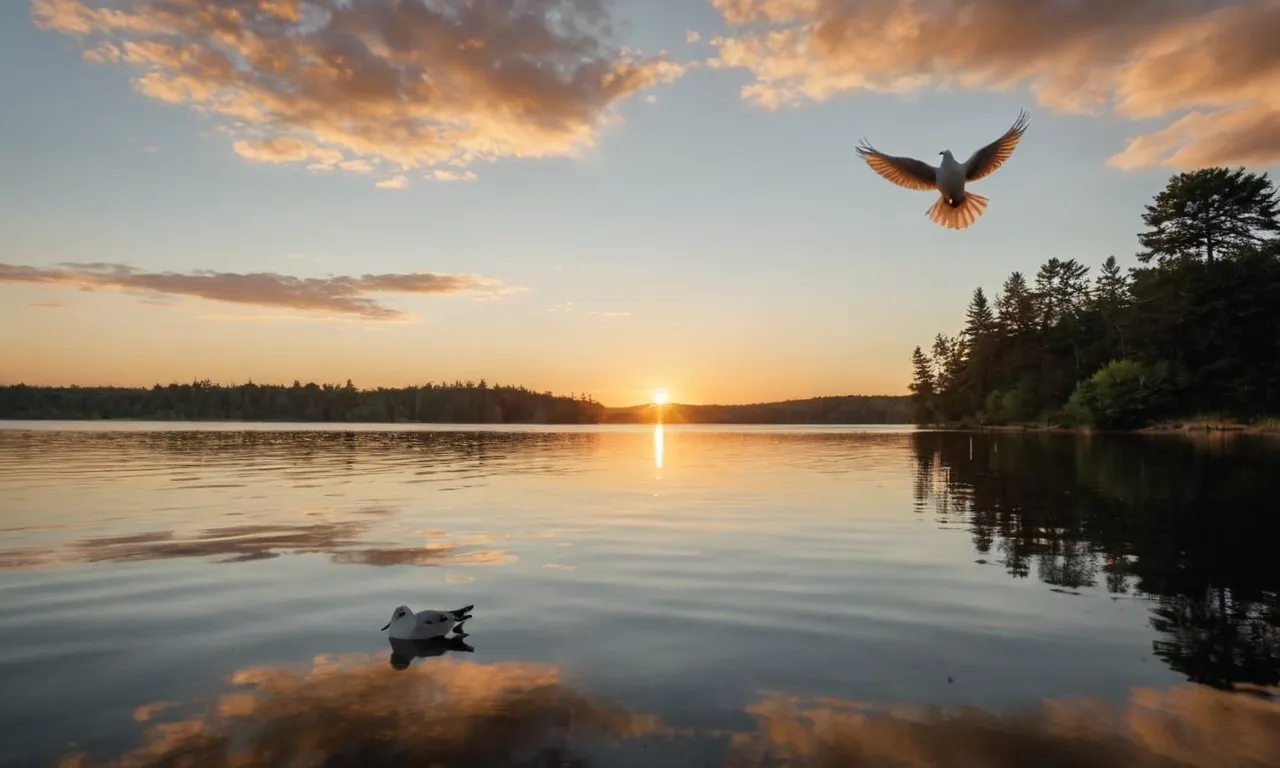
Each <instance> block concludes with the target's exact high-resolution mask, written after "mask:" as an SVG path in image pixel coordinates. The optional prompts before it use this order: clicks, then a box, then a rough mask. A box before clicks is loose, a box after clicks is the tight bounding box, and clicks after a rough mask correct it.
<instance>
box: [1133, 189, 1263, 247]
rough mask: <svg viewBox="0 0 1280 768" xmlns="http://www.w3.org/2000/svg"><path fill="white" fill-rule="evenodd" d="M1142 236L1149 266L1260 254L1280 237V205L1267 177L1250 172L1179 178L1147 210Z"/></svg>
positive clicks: (1139, 238) (1157, 196)
mask: <svg viewBox="0 0 1280 768" xmlns="http://www.w3.org/2000/svg"><path fill="white" fill-rule="evenodd" d="M1142 221H1143V223H1144V224H1146V225H1147V227H1148V229H1147V231H1145V232H1143V233H1142V234H1140V235H1138V242H1140V243H1141V244H1142V247H1143V248H1144V249H1145V250H1144V251H1142V252H1141V253H1139V254H1138V260H1139V261H1141V262H1142V263H1143V264H1146V263H1147V262H1149V261H1151V260H1152V259H1155V260H1157V261H1159V262H1165V261H1169V260H1175V259H1188V260H1194V261H1205V262H1208V263H1210V264H1212V263H1213V262H1214V261H1215V260H1216V259H1218V258H1219V257H1222V256H1231V255H1233V254H1236V253H1239V252H1240V251H1242V250H1247V249H1252V248H1256V247H1258V246H1260V245H1262V244H1264V243H1265V242H1266V241H1267V240H1269V239H1272V238H1274V237H1275V236H1276V234H1277V233H1280V199H1277V195H1276V190H1275V187H1274V186H1273V185H1272V183H1271V180H1270V179H1268V178H1267V174H1265V173H1263V174H1261V175H1258V174H1253V173H1249V172H1247V171H1245V169H1244V168H1237V169H1235V170H1228V169H1227V168H1220V167H1219V168H1202V169H1199V170H1195V171H1188V172H1186V173H1179V174H1178V175H1176V176H1173V177H1172V178H1170V179H1169V183H1168V184H1167V185H1166V186H1165V188H1164V189H1163V190H1161V191H1160V193H1159V194H1158V195H1156V198H1155V201H1154V202H1153V203H1151V204H1149V205H1147V206H1146V212H1145V213H1144V214H1143V215H1142Z"/></svg>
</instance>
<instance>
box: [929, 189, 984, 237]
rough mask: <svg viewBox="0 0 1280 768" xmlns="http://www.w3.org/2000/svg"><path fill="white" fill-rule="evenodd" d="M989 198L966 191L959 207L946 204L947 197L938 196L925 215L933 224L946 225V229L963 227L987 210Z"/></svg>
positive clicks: (970, 223)
mask: <svg viewBox="0 0 1280 768" xmlns="http://www.w3.org/2000/svg"><path fill="white" fill-rule="evenodd" d="M989 202H990V200H989V199H988V198H986V197H983V196H982V195H979V194H975V193H973V192H966V193H965V196H964V202H963V203H961V204H960V207H959V208H952V207H951V206H950V205H947V198H946V197H943V196H939V197H938V200H937V202H935V203H934V204H933V207H932V208H930V209H929V210H928V212H927V214H926V215H928V217H929V218H930V219H932V220H933V222H934V223H935V224H939V225H941V226H944V227H946V228H947V229H965V228H966V227H968V226H970V225H972V224H973V222H975V221H977V220H978V217H979V216H981V215H982V214H983V213H984V212H985V211H986V210H987V203H989Z"/></svg>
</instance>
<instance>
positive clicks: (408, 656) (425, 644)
mask: <svg viewBox="0 0 1280 768" xmlns="http://www.w3.org/2000/svg"><path fill="white" fill-rule="evenodd" d="M467 637H469V635H468V634H467V633H466V632H455V633H454V634H452V635H449V636H448V637H430V638H425V639H420V640H405V639H402V638H398V637H391V638H387V641H388V642H389V643H391V668H392V669H396V670H405V669H408V668H409V664H410V663H411V662H412V661H413V660H414V659H429V658H434V657H436V656H443V655H444V654H446V653H448V652H449V651H454V652H455V653H475V652H476V649H475V648H474V647H472V646H470V645H468V644H467V642H466V639H467Z"/></svg>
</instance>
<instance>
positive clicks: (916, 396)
mask: <svg viewBox="0 0 1280 768" xmlns="http://www.w3.org/2000/svg"><path fill="white" fill-rule="evenodd" d="M911 367H912V370H913V373H912V377H911V395H912V400H914V401H915V422H916V423H917V424H929V423H931V422H933V421H934V405H933V400H934V396H935V391H934V374H933V361H932V360H930V359H929V356H928V355H926V354H925V353H924V351H923V350H921V349H920V347H919V346H917V347H916V348H915V350H914V351H912V353H911Z"/></svg>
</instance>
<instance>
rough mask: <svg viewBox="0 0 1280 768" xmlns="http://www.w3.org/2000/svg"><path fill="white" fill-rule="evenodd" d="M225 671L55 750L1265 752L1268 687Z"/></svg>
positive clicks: (728, 762)
mask: <svg viewBox="0 0 1280 768" xmlns="http://www.w3.org/2000/svg"><path fill="white" fill-rule="evenodd" d="M398 669H399V668H398ZM232 683H233V685H234V686H235V689H234V690H232V691H229V692H226V693H224V694H222V695H221V696H219V697H217V698H216V700H215V703H214V705H213V706H211V707H205V706H200V707H195V706H182V705H178V704H175V703H174V702H157V703H156V704H155V705H144V706H143V707H139V708H138V711H139V712H141V711H146V713H147V716H146V717H144V718H139V721H140V722H144V721H145V722H155V723H156V724H155V725H153V726H151V728H150V731H149V732H148V734H147V736H148V738H147V741H146V743H145V744H144V745H143V746H141V747H139V748H137V749H134V750H132V751H130V752H128V753H127V754H125V755H123V756H121V757H119V758H117V759H114V760H109V761H107V762H104V763H99V762H95V761H94V760H92V759H91V757H90V756H89V755H86V754H83V753H80V754H74V755H70V756H68V757H67V758H66V759H64V761H63V762H62V765H63V766H66V767H67V768H71V767H72V766H80V767H82V768H84V767H86V766H90V765H109V766H121V767H123V766H133V767H136V768H147V767H149V766H165V765H198V766H204V765H236V766H242V767H243V768H254V767H256V766H277V765H296V764H300V763H305V764H308V765H367V766H410V765H439V766H528V767H530V768H534V767H537V766H542V767H544V768H551V766H579V767H580V768H585V767H586V766H597V765H599V766H607V765H614V764H625V765H665V766H673V767H678V766H685V765H689V766H692V765H707V764H720V765H724V766H739V767H741V768H747V767H749V766H760V767H761V768H763V767H765V766H774V767H777V768H781V766H815V767H816V768H828V767H829V768H837V767H839V768H845V767H846V766H870V767H875V766H883V767H884V768H889V767H890V766H895V767H896V766H906V765H911V766H917V767H918V768H960V767H961V766H984V768H1006V767H1007V768H1013V767H1014V766H1017V767H1018V768H1022V767H1023V766H1027V765H1036V766H1051V767H1059V766H1061V767H1066V766H1071V767H1073V768H1074V767H1076V766H1079V767H1080V768H1085V766H1088V767H1089V768H1119V767H1120V766H1125V768H1132V767H1133V766H1142V767H1144V768H1165V767H1166V766H1167V767H1168V768H1174V766H1180V767H1181V768H1188V767H1203V768H1209V767H1210V766H1226V765H1230V766H1237V767H1239V768H1246V767H1248V766H1259V768H1261V766H1270V765H1274V764H1275V763H1274V758H1275V755H1277V754H1280V705H1277V703H1276V701H1275V700H1274V698H1273V697H1274V695H1275V694H1277V693H1280V689H1271V690H1265V689H1258V690H1255V691H1253V692H1252V694H1253V695H1245V694H1230V693H1225V692H1221V691H1217V690H1214V689H1211V688H1206V687H1203V686H1197V685H1185V686H1179V687H1175V688H1167V689H1153V688H1144V689H1135V690H1133V691H1132V692H1131V695H1130V696H1129V699H1128V701H1127V702H1123V703H1114V702H1105V701H1097V700H1089V699H1050V700H1046V701H1044V702H1042V704H1041V706H1040V707H1039V708H1038V709H1037V710H1034V711H1027V712H1022V713H1016V714H1008V715H1002V714H996V713H990V712H984V711H980V710H975V709H959V710H956V709H943V708H936V707H923V706H913V705H905V704H875V703H868V702H856V701H844V700H836V699H829V698H819V699H814V698H810V697H805V696H802V695H798V694H785V695H784V694H776V695H770V696H768V697H765V698H763V699H761V700H760V701H757V702H755V703H753V704H750V705H748V706H746V707H745V710H744V713H745V714H746V715H747V716H748V722H754V727H751V728H743V729H699V728H693V727H682V726H677V725H675V724H672V723H667V722H664V721H663V720H662V719H660V718H658V717H656V716H652V715H646V714H640V713H636V712H633V711H630V710H629V709H628V708H625V707H623V706H621V705H618V704H613V703H608V702H604V701H600V700H598V699H596V698H593V697H590V696H587V695H584V694H583V693H581V692H579V691H577V690H575V689H574V688H571V687H569V686H568V685H566V684H565V682H564V680H563V679H562V675H561V672H560V670H559V669H558V668H557V667H555V666H551V665H537V664H526V663H499V664H477V663H471V662H463V661H455V660H451V659H447V658H444V659H438V660H436V661H434V662H433V663H431V664H420V665H416V666H414V667H411V668H407V669H400V670H399V671H396V672H392V671H389V670H387V669H386V667H385V666H384V665H383V664H382V663H379V662H377V661H376V660H374V659H372V658H371V657H368V656H365V655H352V656H346V657H340V658H334V657H328V656H322V657H319V658H317V659H316V660H315V661H314V662H313V663H312V664H311V665H309V666H299V667H254V668H247V669H243V670H240V671H238V672H236V673H235V674H234V675H233V676H232ZM194 710H199V711H194ZM184 711H188V712H191V714H189V715H187V716H186V717H185V718H184V717H183V712H184ZM165 716H172V719H169V720H167V721H166V720H164V717H165ZM1228 734H1229V736H1228Z"/></svg>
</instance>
